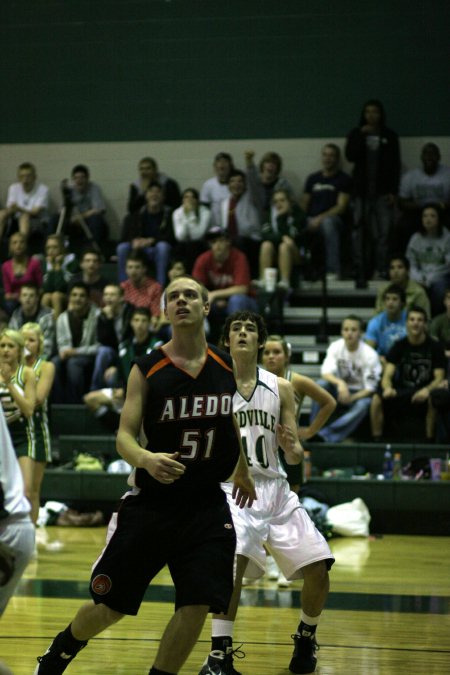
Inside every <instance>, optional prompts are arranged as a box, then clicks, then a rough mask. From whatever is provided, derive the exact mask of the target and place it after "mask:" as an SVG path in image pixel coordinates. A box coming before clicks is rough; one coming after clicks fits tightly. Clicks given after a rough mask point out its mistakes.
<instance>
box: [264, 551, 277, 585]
mask: <svg viewBox="0 0 450 675" xmlns="http://www.w3.org/2000/svg"><path fill="white" fill-rule="evenodd" d="M266 574H267V578H268V579H270V581H276V580H277V579H278V576H279V574H280V570H279V569H278V565H277V563H276V562H275V560H274V558H272V556H271V555H268V556H267V558H266Z"/></svg>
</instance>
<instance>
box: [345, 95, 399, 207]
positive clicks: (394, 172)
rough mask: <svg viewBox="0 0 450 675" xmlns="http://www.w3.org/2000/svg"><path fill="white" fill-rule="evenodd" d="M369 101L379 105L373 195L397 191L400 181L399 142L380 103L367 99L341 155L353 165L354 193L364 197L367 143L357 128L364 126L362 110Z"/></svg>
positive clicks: (395, 192) (364, 135)
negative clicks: (377, 146) (377, 157)
mask: <svg viewBox="0 0 450 675" xmlns="http://www.w3.org/2000/svg"><path fill="white" fill-rule="evenodd" d="M370 103H376V104H377V105H378V106H379V107H380V112H381V124H380V140H381V142H380V154H379V162H378V176H377V186H376V187H377V194H378V195H386V194H394V195H395V194H397V193H398V187H399V182H400V170H401V165H400V145H399V141H398V136H397V134H396V133H395V131H392V129H388V127H387V126H386V124H385V114H384V110H383V108H382V106H381V104H380V103H379V102H378V101H377V102H372V101H367V103H365V104H364V106H363V110H362V113H361V119H360V121H359V127H356V128H355V129H352V131H350V133H349V134H348V136H347V142H346V145H345V156H346V158H347V159H348V161H349V162H353V163H354V167H353V193H354V195H355V196H358V197H364V196H365V195H366V191H367V145H366V134H363V132H362V131H361V127H362V126H364V124H365V123H366V122H365V117H364V110H365V108H366V106H367V105H369V104H370Z"/></svg>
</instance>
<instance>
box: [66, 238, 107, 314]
mask: <svg viewBox="0 0 450 675" xmlns="http://www.w3.org/2000/svg"><path fill="white" fill-rule="evenodd" d="M80 267H81V272H78V273H77V274H74V275H73V277H72V278H71V280H70V281H69V288H71V287H72V286H73V284H76V283H78V282H79V281H82V282H83V283H84V284H86V286H87V288H88V291H89V300H90V301H91V302H93V303H94V305H96V306H97V307H101V305H102V299H103V290H104V288H105V286H106V285H107V283H108V280H107V279H106V277H104V276H103V274H102V259H101V255H100V253H99V252H98V251H97V249H95V248H91V247H87V248H85V249H83V251H82V252H81V257H80Z"/></svg>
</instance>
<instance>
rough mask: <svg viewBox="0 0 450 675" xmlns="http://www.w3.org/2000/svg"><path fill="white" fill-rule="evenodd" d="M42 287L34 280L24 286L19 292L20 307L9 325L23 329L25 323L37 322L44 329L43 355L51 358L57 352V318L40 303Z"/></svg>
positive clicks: (14, 328) (15, 328)
mask: <svg viewBox="0 0 450 675" xmlns="http://www.w3.org/2000/svg"><path fill="white" fill-rule="evenodd" d="M39 299H40V289H39V288H38V286H36V284H35V283H33V282H31V281H30V282H28V283H26V284H24V285H23V286H22V288H21V289H20V294H19V307H17V309H15V310H14V312H13V313H12V316H11V318H10V320H9V324H8V327H9V328H11V329H12V330H21V328H22V326H23V325H24V324H25V323H37V324H39V326H40V329H41V331H42V356H43V358H44V359H50V358H51V357H52V356H53V354H54V353H55V348H56V343H55V320H54V317H53V312H52V311H51V310H50V309H48V308H47V307H41V306H40V304H39Z"/></svg>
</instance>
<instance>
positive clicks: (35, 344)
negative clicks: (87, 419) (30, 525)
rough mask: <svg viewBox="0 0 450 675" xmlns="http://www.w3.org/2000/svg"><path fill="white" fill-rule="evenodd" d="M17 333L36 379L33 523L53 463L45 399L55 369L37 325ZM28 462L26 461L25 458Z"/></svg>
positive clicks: (51, 383) (46, 398)
mask: <svg viewBox="0 0 450 675" xmlns="http://www.w3.org/2000/svg"><path fill="white" fill-rule="evenodd" d="M20 332H21V334H22V336H23V339H24V342H25V363H26V365H27V366H28V367H29V368H31V369H32V370H33V371H34V374H35V376H36V406H35V409H34V413H33V421H34V436H35V454H34V457H32V458H31V467H30V468H31V472H30V473H31V489H30V496H29V499H30V501H31V517H32V520H33V522H34V523H36V521H37V518H38V515H39V506H40V493H41V484H42V479H43V477H44V470H45V465H46V463H47V462H50V461H51V459H52V453H51V439H50V429H49V424H48V397H49V395H50V391H51V388H52V386H53V380H54V379H55V366H54V365H53V363H51V362H49V361H45V360H44V358H43V356H42V352H43V349H44V334H43V332H42V328H41V327H40V325H39V324H38V323H31V322H30V323H25V324H24V325H23V326H22V328H21V329H20ZM27 459H28V458H27Z"/></svg>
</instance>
